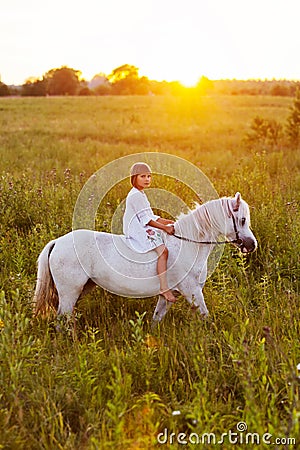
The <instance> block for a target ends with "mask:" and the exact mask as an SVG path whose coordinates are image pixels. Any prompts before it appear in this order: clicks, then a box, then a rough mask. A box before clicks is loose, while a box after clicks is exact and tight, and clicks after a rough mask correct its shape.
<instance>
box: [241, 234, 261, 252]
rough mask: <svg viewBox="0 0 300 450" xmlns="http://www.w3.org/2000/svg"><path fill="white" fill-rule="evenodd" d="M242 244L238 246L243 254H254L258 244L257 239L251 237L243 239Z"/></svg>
mask: <svg viewBox="0 0 300 450" xmlns="http://www.w3.org/2000/svg"><path fill="white" fill-rule="evenodd" d="M241 241H242V242H241V244H239V245H238V247H239V249H240V250H241V252H242V253H252V252H254V251H255V250H256V248H257V242H256V240H255V239H253V238H250V237H245V238H243V239H241Z"/></svg>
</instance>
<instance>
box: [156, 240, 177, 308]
mask: <svg viewBox="0 0 300 450" xmlns="http://www.w3.org/2000/svg"><path fill="white" fill-rule="evenodd" d="M155 250H156V252H157V254H158V259H157V275H158V277H159V282H160V295H163V296H164V297H165V299H166V300H167V301H168V302H171V303H174V302H176V298H175V297H174V295H173V293H172V291H171V290H170V289H169V286H168V281H167V261H168V249H167V247H165V246H164V245H160V246H159V247H157V248H156V249H155Z"/></svg>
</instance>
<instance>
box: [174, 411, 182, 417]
mask: <svg viewBox="0 0 300 450" xmlns="http://www.w3.org/2000/svg"><path fill="white" fill-rule="evenodd" d="M180 414H181V411H179V410H176V411H173V412H172V416H180Z"/></svg>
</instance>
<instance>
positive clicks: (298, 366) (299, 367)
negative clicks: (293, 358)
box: [297, 363, 300, 372]
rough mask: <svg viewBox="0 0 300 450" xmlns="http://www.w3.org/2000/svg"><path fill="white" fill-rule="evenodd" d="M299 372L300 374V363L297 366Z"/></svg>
mask: <svg viewBox="0 0 300 450" xmlns="http://www.w3.org/2000/svg"><path fill="white" fill-rule="evenodd" d="M297 370H298V371H299V372H300V363H299V364H297Z"/></svg>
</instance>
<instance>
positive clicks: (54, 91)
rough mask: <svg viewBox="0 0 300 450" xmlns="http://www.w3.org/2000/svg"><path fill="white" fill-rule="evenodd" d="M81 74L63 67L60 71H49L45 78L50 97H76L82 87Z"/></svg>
mask: <svg viewBox="0 0 300 450" xmlns="http://www.w3.org/2000/svg"><path fill="white" fill-rule="evenodd" d="M80 77H81V72H80V71H79V70H75V69H71V68H70V67H67V66H62V67H60V68H59V69H51V70H49V71H48V72H47V73H46V75H45V78H46V80H47V84H48V87H47V93H48V94H49V95H76V94H77V93H78V91H79V89H80V87H81V85H80Z"/></svg>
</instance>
